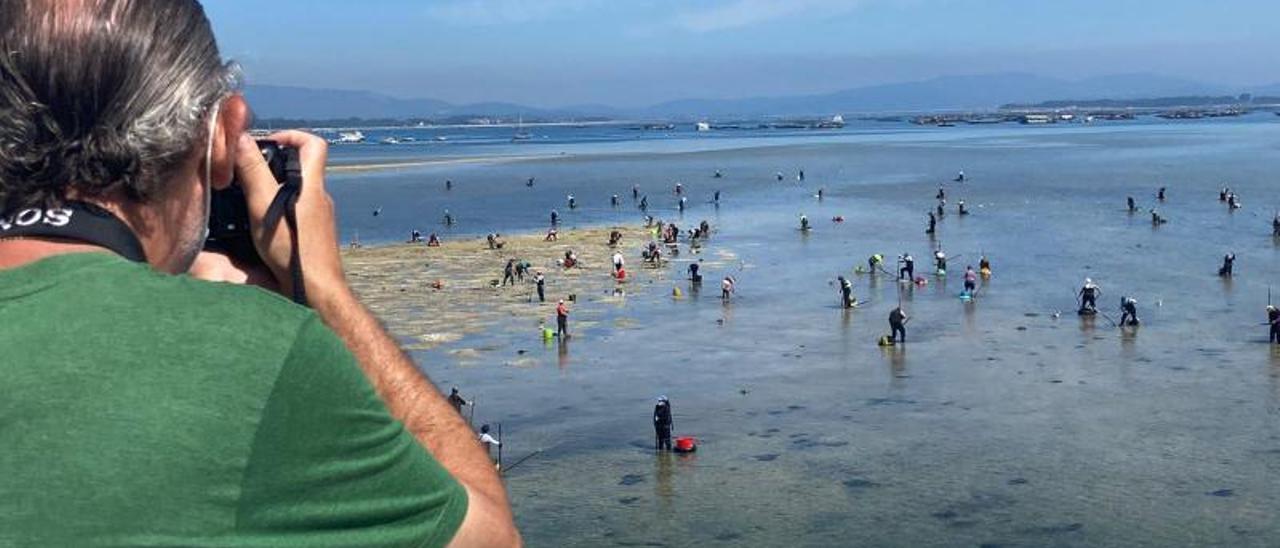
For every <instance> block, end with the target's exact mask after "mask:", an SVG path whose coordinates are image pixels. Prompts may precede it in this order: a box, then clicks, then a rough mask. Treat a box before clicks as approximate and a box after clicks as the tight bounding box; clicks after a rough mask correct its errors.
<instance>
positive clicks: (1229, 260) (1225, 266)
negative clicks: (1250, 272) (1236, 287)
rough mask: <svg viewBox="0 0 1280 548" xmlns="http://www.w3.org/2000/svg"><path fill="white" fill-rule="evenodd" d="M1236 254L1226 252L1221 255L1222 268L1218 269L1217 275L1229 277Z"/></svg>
mask: <svg viewBox="0 0 1280 548" xmlns="http://www.w3.org/2000/svg"><path fill="white" fill-rule="evenodd" d="M1235 262H1236V254H1235V253H1228V254H1226V255H1224V256H1223V257H1222V268H1219V269H1218V275H1219V276H1222V277H1224V278H1230V277H1231V274H1232V271H1233V270H1234V269H1235Z"/></svg>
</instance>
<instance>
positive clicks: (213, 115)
mask: <svg viewBox="0 0 1280 548" xmlns="http://www.w3.org/2000/svg"><path fill="white" fill-rule="evenodd" d="M221 111H222V100H221V99H219V100H218V102H216V103H214V104H213V107H212V108H211V109H210V110H209V138H208V139H207V142H206V144H205V149H204V181H203V183H202V184H203V186H204V216H203V218H204V223H203V224H204V233H203V235H202V236H201V237H200V241H202V242H203V241H205V240H208V239H209V215H210V213H211V212H212V211H213V139H214V137H216V136H217V134H218V115H219V114H220V113H221Z"/></svg>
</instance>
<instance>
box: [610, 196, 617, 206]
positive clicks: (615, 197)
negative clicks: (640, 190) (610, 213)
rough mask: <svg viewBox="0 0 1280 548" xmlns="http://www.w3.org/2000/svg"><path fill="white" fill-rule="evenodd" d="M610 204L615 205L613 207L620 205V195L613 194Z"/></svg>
mask: <svg viewBox="0 0 1280 548" xmlns="http://www.w3.org/2000/svg"><path fill="white" fill-rule="evenodd" d="M609 205H610V206H613V207H618V195H617V194H614V195H613V196H611V197H610V198H609Z"/></svg>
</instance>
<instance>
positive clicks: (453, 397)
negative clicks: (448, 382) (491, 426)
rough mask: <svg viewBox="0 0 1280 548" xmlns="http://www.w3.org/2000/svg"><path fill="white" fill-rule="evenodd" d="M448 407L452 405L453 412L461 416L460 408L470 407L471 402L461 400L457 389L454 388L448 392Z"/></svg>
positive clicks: (464, 399)
mask: <svg viewBox="0 0 1280 548" xmlns="http://www.w3.org/2000/svg"><path fill="white" fill-rule="evenodd" d="M449 405H452V406H453V410H454V411H457V412H458V413H459V414H461V413H462V406H464V405H471V402H469V401H467V399H466V398H463V397H462V394H459V393H458V387H456V386H455V387H453V389H452V390H450V391H449Z"/></svg>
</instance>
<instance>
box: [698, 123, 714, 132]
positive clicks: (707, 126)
mask: <svg viewBox="0 0 1280 548" xmlns="http://www.w3.org/2000/svg"><path fill="white" fill-rule="evenodd" d="M696 127H697V129H698V131H711V124H709V123H707V122H698V125H697V126H696Z"/></svg>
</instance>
